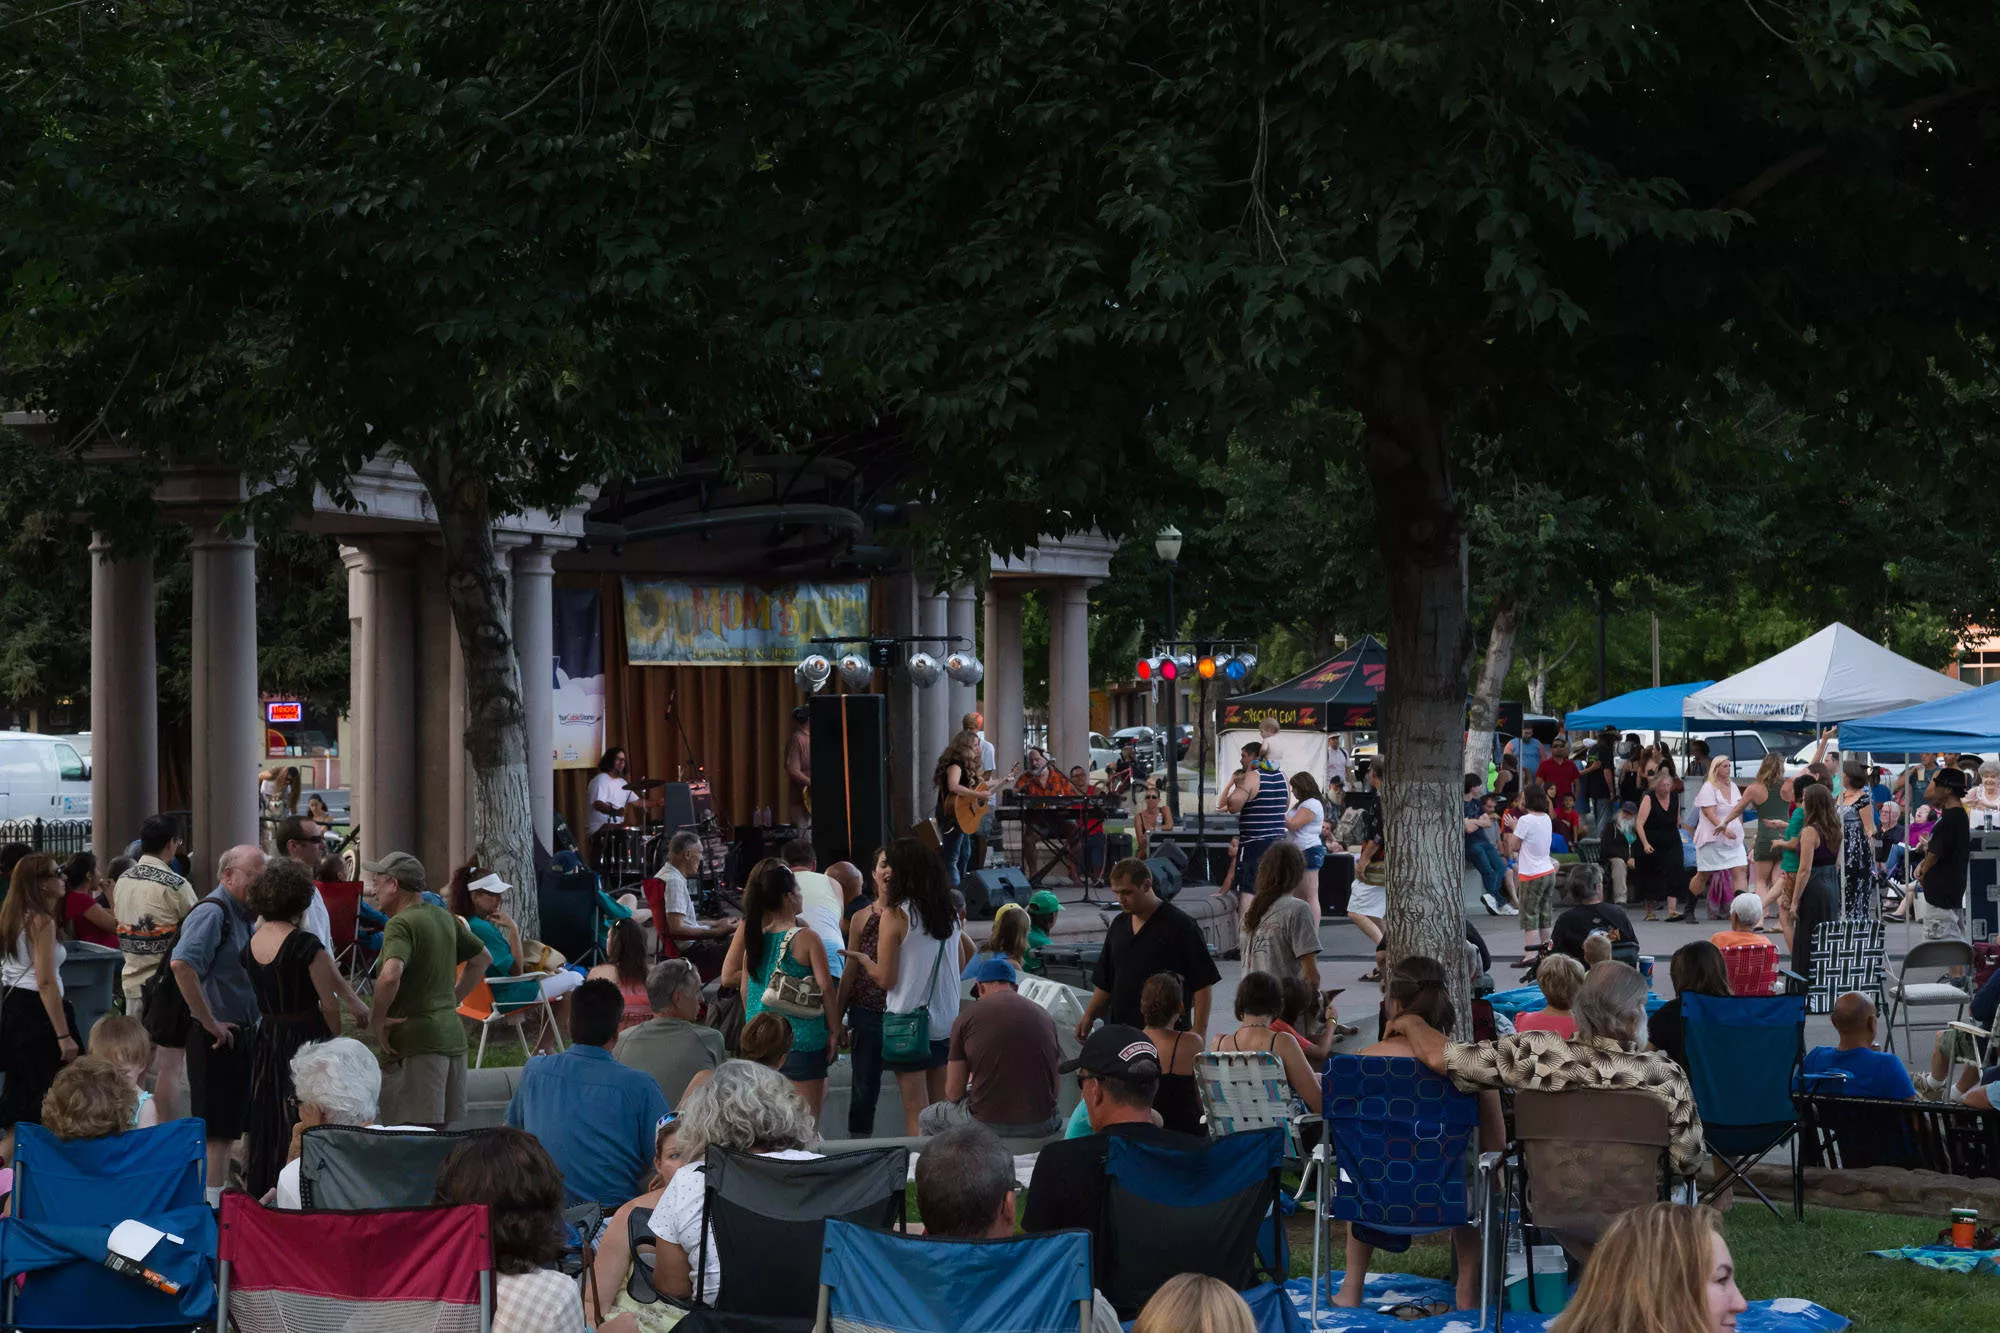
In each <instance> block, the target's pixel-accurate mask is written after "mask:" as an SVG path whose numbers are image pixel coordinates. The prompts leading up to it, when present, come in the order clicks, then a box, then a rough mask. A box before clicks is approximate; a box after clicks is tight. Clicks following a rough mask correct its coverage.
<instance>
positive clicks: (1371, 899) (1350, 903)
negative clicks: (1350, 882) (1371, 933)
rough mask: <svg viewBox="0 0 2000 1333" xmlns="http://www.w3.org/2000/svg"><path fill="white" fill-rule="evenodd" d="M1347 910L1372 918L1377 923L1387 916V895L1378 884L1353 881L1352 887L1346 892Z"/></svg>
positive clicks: (1386, 891)
mask: <svg viewBox="0 0 2000 1333" xmlns="http://www.w3.org/2000/svg"><path fill="white" fill-rule="evenodd" d="M1347 910H1348V911H1350V912H1355V913H1359V914H1360V915H1362V916H1372V917H1374V918H1375V919H1376V920H1377V921H1380V920H1381V919H1382V918H1383V917H1386V916H1388V915H1389V893H1388V890H1386V889H1384V888H1383V887H1382V886H1381V885H1380V884H1367V883H1363V882H1362V881H1361V880H1358V879H1357V880H1355V881H1354V887H1353V888H1351V889H1349V890H1348V892H1347Z"/></svg>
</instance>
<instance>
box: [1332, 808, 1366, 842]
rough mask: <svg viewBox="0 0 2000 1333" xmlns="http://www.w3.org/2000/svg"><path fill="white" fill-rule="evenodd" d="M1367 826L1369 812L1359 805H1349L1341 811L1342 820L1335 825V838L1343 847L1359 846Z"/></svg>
mask: <svg viewBox="0 0 2000 1333" xmlns="http://www.w3.org/2000/svg"><path fill="white" fill-rule="evenodd" d="M1367 826H1368V812H1367V811H1366V810H1364V809H1362V808H1361V807H1360V806H1358V805H1350V806H1347V807H1345V808H1343V809H1342V810H1341V812H1340V822H1339V823H1337V824H1335V825H1334V826H1333V840H1334V841H1335V842H1337V843H1339V844H1340V845H1341V846H1342V847H1359V846H1360V845H1361V842H1362V835H1363V833H1364V832H1366V830H1367Z"/></svg>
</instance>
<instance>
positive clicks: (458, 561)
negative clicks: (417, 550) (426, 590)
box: [418, 451, 541, 939]
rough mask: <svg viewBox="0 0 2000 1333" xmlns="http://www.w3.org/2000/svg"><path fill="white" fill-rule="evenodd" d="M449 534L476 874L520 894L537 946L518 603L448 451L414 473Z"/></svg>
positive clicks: (481, 495)
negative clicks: (489, 874) (492, 875)
mask: <svg viewBox="0 0 2000 1333" xmlns="http://www.w3.org/2000/svg"><path fill="white" fill-rule="evenodd" d="M418 471H419V473H420V475H421V476H422V477H423V480H424V485H425V487H426V488H428V489H429V491H430V493H431V501H432V503H433V504H435V505H436V506H437V515H438V527H439V528H440V529H442V531H443V534H444V577H445V591H446V595H447V597H448V598H449V599H450V602H451V618H452V623H453V624H454V625H455V626H456V627H457V629H458V645H459V649H460V651H461V652H462V654H463V656H464V658H465V714H466V716H465V753H466V758H467V760H468V761H469V771H468V773H467V781H468V782H469V783H470V786H471V791H470V793H469V795H470V804H471V810H470V811H469V814H468V821H467V822H468V828H467V834H468V836H469V838H470V839H471V843H472V847H473V850H474V853H475V854H476V855H477V856H478V858H479V861H480V864H481V865H483V866H485V867H486V868H487V869H489V870H494V871H497V872H498V873H499V874H500V877H501V878H502V879H505V880H506V881H507V882H508V883H509V884H512V885H515V886H516V890H517V891H516V892H515V893H514V894H512V895H510V898H509V902H508V904H507V906H508V909H509V911H510V912H511V913H512V914H513V917H514V920H515V922H516V924H518V925H519V926H520V928H521V937H522V938H523V939H528V938H537V937H539V934H540V930H541V904H540V901H539V897H538V894H537V891H536V890H537V886H536V881H535V853H534V837H535V834H534V828H535V824H534V813H533V811H532V809H531V808H530V806H529V802H528V728H527V714H526V713H525V711H524V710H523V709H522V707H521V672H520V665H519V663H518V662H517V660H516V658H515V655H514V630H513V625H514V617H513V605H512V602H513V598H512V595H511V591H510V586H509V584H508V581H507V573H506V571H505V570H504V569H502V568H501V566H500V562H499V558H498V555H497V553H496V552H495V550H494V548H493V517H492V514H491V512H490V510H489V509H488V505H487V494H486V482H485V479H484V478H483V477H481V476H480V475H479V473H478V471H477V470H476V469H474V468H471V467H467V466H463V465H462V464H461V463H460V461H459V460H458V459H457V458H456V457H455V456H454V455H453V454H451V453H450V452H449V451H447V452H445V453H444V454H442V455H441V456H439V457H436V458H434V459H427V460H425V463H424V464H422V465H420V466H419V468H418Z"/></svg>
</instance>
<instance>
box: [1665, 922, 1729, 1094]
mask: <svg viewBox="0 0 2000 1333" xmlns="http://www.w3.org/2000/svg"><path fill="white" fill-rule="evenodd" d="M1667 971H1668V975H1670V976H1671V977H1672V978H1673V980H1674V998H1673V999H1671V1000H1668V1001H1667V1002H1666V1003H1665V1004H1663V1005H1661V1006H1660V1007H1659V1008H1658V1009H1656V1010H1654V1011H1653V1013H1652V1015H1651V1017H1649V1018H1647V1020H1646V1034H1647V1037H1648V1039H1649V1040H1651V1042H1652V1043H1653V1049H1654V1050H1657V1051H1664V1052H1666V1053H1667V1054H1668V1055H1669V1056H1671V1057H1673V1061H1674V1063H1675V1064H1677V1065H1679V1066H1680V1067H1681V1068H1683V1069H1685V1068H1687V1029H1686V1026H1685V1024H1684V1022H1683V1020H1682V1018H1681V996H1683V995H1715V996H1720V997H1722V998H1725V999H1726V998H1728V996H1729V968H1728V966H1727V965H1726V964H1725V963H1724V962H1723V958H1722V950H1720V949H1718V948H1716V947H1715V942H1714V941H1712V940H1696V941H1694V942H1693V943H1692V944H1683V945H1682V946H1681V947H1680V948H1678V949H1676V950H1674V958H1673V961H1672V962H1671V963H1669V964H1668V965H1667Z"/></svg>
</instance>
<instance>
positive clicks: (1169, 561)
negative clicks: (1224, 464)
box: [1153, 523, 1181, 824]
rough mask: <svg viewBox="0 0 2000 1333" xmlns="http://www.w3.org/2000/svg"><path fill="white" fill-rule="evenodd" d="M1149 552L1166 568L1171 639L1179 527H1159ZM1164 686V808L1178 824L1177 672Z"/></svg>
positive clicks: (1179, 740)
mask: <svg viewBox="0 0 2000 1333" xmlns="http://www.w3.org/2000/svg"><path fill="white" fill-rule="evenodd" d="M1153 554H1155V555H1157V556H1159V557H1160V561H1161V563H1162V564H1164V565H1166V567H1167V637H1168V638H1169V639H1172V638H1173V637H1175V628H1176V626H1175V621H1174V566H1175V565H1176V564H1178V563H1179V562H1180V558H1181V530H1180V529H1179V528H1177V527H1175V526H1174V525H1173V524H1171V523H1169V524H1167V526H1166V527H1164V528H1161V529H1160V534H1159V536H1157V537H1155V538H1154V539H1153ZM1166 686H1167V742H1166V750H1167V809H1168V810H1170V811H1172V812H1173V817H1174V822H1175V823H1176V824H1178V823H1180V820H1181V781H1180V767H1179V764H1178V763H1177V762H1176V760H1177V756H1178V755H1179V753H1180V748H1181V735H1180V727H1179V725H1178V724H1177V722H1176V719H1175V714H1176V711H1177V710H1176V705H1177V704H1178V703H1179V702H1180V699H1179V695H1180V689H1181V684H1180V678H1179V673H1178V672H1176V673H1175V675H1174V678H1173V679H1171V680H1169V681H1167V682H1166Z"/></svg>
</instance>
